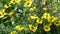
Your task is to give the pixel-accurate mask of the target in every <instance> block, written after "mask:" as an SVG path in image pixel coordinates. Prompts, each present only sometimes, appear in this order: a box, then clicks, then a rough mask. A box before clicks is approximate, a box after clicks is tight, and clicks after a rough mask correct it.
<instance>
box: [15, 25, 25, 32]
mask: <svg viewBox="0 0 60 34" xmlns="http://www.w3.org/2000/svg"><path fill="white" fill-rule="evenodd" d="M16 28H17V29H18V30H19V31H22V30H23V29H24V27H23V26H21V25H17V26H16Z"/></svg>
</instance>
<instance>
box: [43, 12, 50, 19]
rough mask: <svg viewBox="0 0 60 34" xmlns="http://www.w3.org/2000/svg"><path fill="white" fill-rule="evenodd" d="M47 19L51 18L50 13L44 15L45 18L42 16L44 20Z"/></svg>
mask: <svg viewBox="0 0 60 34" xmlns="http://www.w3.org/2000/svg"><path fill="white" fill-rule="evenodd" d="M43 18H44V19H47V18H50V14H49V13H46V12H45V13H44V14H43V16H42V19H43Z"/></svg>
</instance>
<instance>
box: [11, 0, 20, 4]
mask: <svg viewBox="0 0 60 34" xmlns="http://www.w3.org/2000/svg"><path fill="white" fill-rule="evenodd" d="M19 2H21V0H11V1H10V3H12V4H15V3H19Z"/></svg>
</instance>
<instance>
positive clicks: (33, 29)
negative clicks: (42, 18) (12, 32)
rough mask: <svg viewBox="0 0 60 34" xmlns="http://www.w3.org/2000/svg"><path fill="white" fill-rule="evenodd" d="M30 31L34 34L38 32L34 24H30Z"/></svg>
mask: <svg viewBox="0 0 60 34" xmlns="http://www.w3.org/2000/svg"><path fill="white" fill-rule="evenodd" d="M29 29H30V30H31V31H33V32H36V30H37V26H33V25H32V24H29Z"/></svg>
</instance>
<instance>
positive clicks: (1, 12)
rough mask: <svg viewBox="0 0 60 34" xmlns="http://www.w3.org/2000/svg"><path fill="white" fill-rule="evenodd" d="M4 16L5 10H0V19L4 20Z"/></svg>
mask: <svg viewBox="0 0 60 34" xmlns="http://www.w3.org/2000/svg"><path fill="white" fill-rule="evenodd" d="M6 14H7V13H6V12H5V9H2V10H0V18H4V16H5V15H6Z"/></svg>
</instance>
